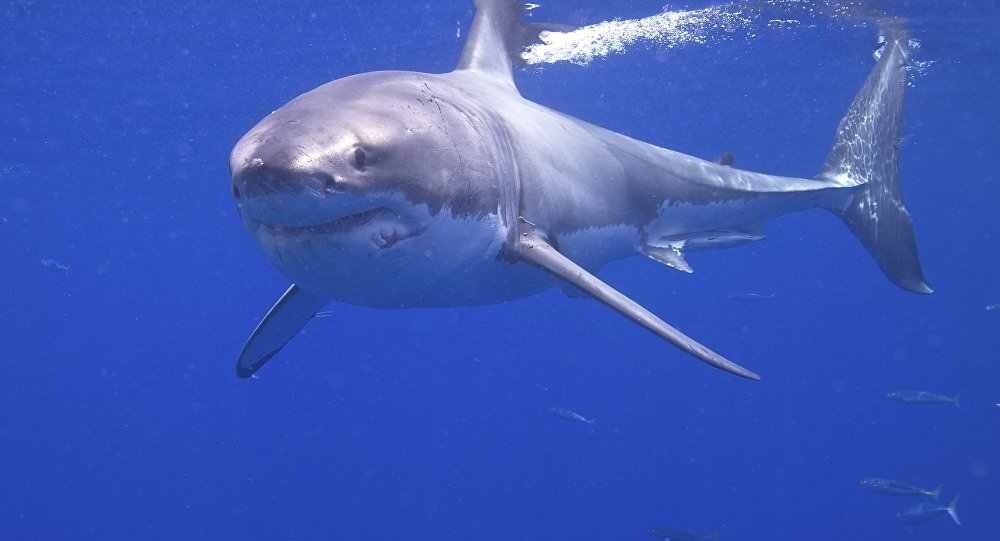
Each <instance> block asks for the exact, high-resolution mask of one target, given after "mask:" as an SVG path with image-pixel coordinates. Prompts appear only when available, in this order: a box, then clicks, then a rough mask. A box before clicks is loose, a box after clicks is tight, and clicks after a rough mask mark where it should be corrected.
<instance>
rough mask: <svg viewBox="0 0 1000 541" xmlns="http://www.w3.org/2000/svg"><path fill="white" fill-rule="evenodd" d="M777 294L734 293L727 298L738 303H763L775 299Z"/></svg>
mask: <svg viewBox="0 0 1000 541" xmlns="http://www.w3.org/2000/svg"><path fill="white" fill-rule="evenodd" d="M777 295H778V294H777V293H734V294H732V295H730V296H729V298H730V299H733V300H734V301H740V302H752V301H764V300H767V299H773V298H774V297H776V296H777Z"/></svg>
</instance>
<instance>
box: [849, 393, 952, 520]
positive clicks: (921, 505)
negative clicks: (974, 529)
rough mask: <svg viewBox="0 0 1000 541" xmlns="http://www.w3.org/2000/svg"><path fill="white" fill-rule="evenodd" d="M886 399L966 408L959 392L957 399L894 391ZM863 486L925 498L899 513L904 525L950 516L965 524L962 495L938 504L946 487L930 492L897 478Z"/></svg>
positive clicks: (868, 481)
mask: <svg viewBox="0 0 1000 541" xmlns="http://www.w3.org/2000/svg"><path fill="white" fill-rule="evenodd" d="M886 396H887V397H888V398H891V399H893V400H897V401H899V402H903V403H904V404H915V405H924V406H927V405H935V404H954V405H955V407H957V408H959V409H962V407H961V405H960V404H959V400H961V398H962V393H958V394H956V395H955V396H948V395H943V394H938V393H932V392H930V391H892V392H889V393H886ZM859 484H860V485H861V486H863V487H865V488H867V489H869V490H872V491H874V492H878V493H879V494H886V495H888V496H903V497H918V498H923V500H922V501H920V502H918V503H916V504H914V505H911V506H910V507H907V508H906V509H903V510H902V511H900V512H898V513H896V520H898V521H900V522H904V523H906V524H922V523H924V522H927V521H929V520H931V519H933V518H935V517H938V516H940V515H944V514H947V515H948V516H950V517H951V520H953V521H954V522H955V524H958V525H961V524H962V522H961V521H960V520H959V519H958V510H957V507H958V495H956V496H955V497H954V498H952V499H951V502H949V503H948V505H942V504H941V503H939V502H938V501H937V499H938V496H940V495H941V491H942V490H944V485H938V486H937V487H935V488H933V489H926V488H920V487H918V486H915V485H911V484H909V483H904V482H902V481H896V480H895V479H885V478H881V477H869V478H866V479H862V480H861V481H860V483H859Z"/></svg>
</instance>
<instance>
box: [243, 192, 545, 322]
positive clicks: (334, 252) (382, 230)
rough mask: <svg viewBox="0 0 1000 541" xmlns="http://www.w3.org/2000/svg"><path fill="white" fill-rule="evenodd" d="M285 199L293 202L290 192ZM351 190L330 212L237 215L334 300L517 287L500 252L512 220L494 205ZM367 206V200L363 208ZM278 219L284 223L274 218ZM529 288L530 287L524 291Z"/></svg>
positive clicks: (469, 299) (493, 298) (408, 303)
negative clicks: (448, 204)
mask: <svg viewBox="0 0 1000 541" xmlns="http://www.w3.org/2000/svg"><path fill="white" fill-rule="evenodd" d="M286 197H287V198H286V200H285V201H284V206H285V207H290V208H291V207H295V203H294V202H293V201H292V200H293V199H294V197H295V196H286ZM341 197H344V198H345V201H344V203H345V204H343V205H341V206H340V208H341V209H344V210H343V211H342V212H340V213H338V214H335V215H333V217H332V219H329V220H325V221H321V220H318V219H315V218H316V216H315V215H313V220H312V221H311V222H309V223H305V224H303V222H302V220H301V217H300V219H299V220H288V221H286V223H288V222H291V223H292V224H294V225H280V224H281V220H275V219H273V218H274V217H273V216H271V215H268V216H267V217H268V218H269V219H268V220H262V219H259V215H255V214H254V213H253V211H252V202H248V203H251V204H243V205H240V216H241V218H242V221H243V224H244V226H245V227H246V228H247V231H248V232H249V233H250V235H251V237H252V238H253V240H254V243H255V244H256V245H257V247H258V248H259V249H260V250H261V252H263V253H264V255H265V256H266V257H267V258H268V260H269V261H270V262H271V263H272V264H273V265H274V266H275V267H276V268H277V269H278V270H279V271H280V272H281V273H282V274H283V275H285V276H286V277H287V278H289V279H290V280H291V281H293V282H294V283H295V284H297V285H299V286H301V287H303V288H306V289H308V290H309V291H312V292H316V293H317V294H319V295H322V296H325V297H327V298H329V299H331V300H336V301H339V302H345V303H348V304H355V305H360V306H369V307H375V308H412V307H432V306H460V305H469V304H492V303H495V302H499V299H504V298H507V297H508V296H509V295H510V294H511V291H510V284H509V280H507V279H504V277H505V275H506V274H507V273H509V272H510V264H509V262H507V261H504V260H503V258H502V257H501V253H502V251H503V248H504V242H505V240H506V238H507V227H506V226H505V225H504V223H503V220H502V219H501V218H500V216H499V215H498V214H497V213H493V214H487V215H482V216H456V215H454V214H453V213H452V212H451V211H450V210H449V209H448V208H444V209H441V210H440V211H439V212H437V213H432V212H431V211H430V209H429V208H428V206H427V205H424V204H413V203H410V202H408V201H406V200H405V199H404V198H403V197H402V196H401V195H386V194H378V195H373V196H370V197H361V196H349V195H345V194H342V195H341ZM359 209H360V210H359ZM275 222H278V223H275ZM536 273H537V274H538V276H534V278H535V279H534V280H524V281H523V282H522V283H520V284H518V285H517V287H515V288H514V289H515V290H518V296H526V295H530V294H532V293H535V292H537V291H539V290H541V289H544V288H545V287H548V286H549V285H550V284H549V281H548V280H547V277H545V275H543V274H541V273H538V271H534V270H532V272H531V274H533V275H534V274H536ZM522 289H524V291H523V292H522V291H520V290H522Z"/></svg>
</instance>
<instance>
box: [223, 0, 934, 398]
mask: <svg viewBox="0 0 1000 541" xmlns="http://www.w3.org/2000/svg"><path fill="white" fill-rule="evenodd" d="M475 4H476V8H477V12H476V17H475V19H474V21H473V26H472V30H471V32H470V34H469V38H468V41H467V43H466V45H465V49H464V51H463V53H462V57H461V60H460V61H459V63H458V66H457V67H456V69H455V70H454V71H452V72H450V73H445V74H427V73H416V72H406V71H385V72H372V73H363V74H360V75H354V76H351V77H346V78H344V79H339V80H336V81H333V82H331V83H327V84H325V85H323V86H320V87H319V88H316V89H314V90H312V91H310V92H307V93H305V94H303V95H301V96H299V97H297V98H295V99H294V100H292V101H291V102H289V103H288V104H286V105H284V106H282V107H281V108H280V109H278V110H277V111H275V112H274V113H272V114H270V115H269V116H267V117H266V118H264V119H263V120H261V121H260V123H259V124H257V125H256V126H255V127H254V128H253V129H251V130H250V132H248V133H247V134H246V135H245V136H244V137H243V138H242V139H241V140H240V141H239V142H238V143H237V145H236V147H235V148H234V149H233V151H232V155H231V157H230V170H231V172H232V181H233V183H232V191H233V197H234V198H235V200H236V204H237V208H238V210H239V214H240V218H241V219H242V221H243V223H244V225H245V226H246V228H247V230H248V231H249V233H250V235H251V237H252V238H253V240H254V242H255V243H256V245H257V246H258V248H259V249H260V250H261V251H262V252H263V253H264V254H265V256H267V258H268V259H269V260H270V261H271V263H272V264H273V265H274V266H275V267H277V268H278V269H279V270H280V271H281V272H282V273H283V274H284V275H285V276H286V277H288V278H289V279H290V280H291V281H292V282H293V285H292V286H291V287H290V288H289V289H288V291H287V292H286V293H285V294H284V295H283V296H282V297H281V299H279V300H278V302H277V303H276V304H275V305H274V306H273V307H272V308H271V310H270V311H269V312H268V313H267V315H266V316H265V317H264V319H263V320H262V321H261V323H260V325H259V326H258V327H257V329H256V330H255V331H254V332H253V334H252V335H251V336H250V338H249V340H248V341H247V343H246V346H245V347H244V349H243V352H242V353H241V355H240V357H239V360H238V362H237V374H238V375H239V376H241V377H249V376H251V375H252V374H254V372H256V371H257V370H258V369H259V368H260V367H261V366H262V365H263V364H264V363H265V362H267V361H268V360H269V359H270V358H272V357H273V356H274V355H275V354H276V353H277V352H278V351H279V350H280V349H281V348H282V347H283V346H284V344H285V343H286V342H287V341H288V340H290V339H291V338H292V337H294V336H295V334H296V333H298V331H299V330H301V329H302V327H303V326H305V325H306V323H308V321H309V320H310V319H311V318H312V317H313V316H314V315H315V314H316V312H317V311H319V310H321V309H322V308H323V307H324V305H325V304H326V303H327V302H329V301H331V300H335V301H339V302H344V303H350V304H356V305H362V306H371V307H379V308H386V309H395V308H409V307H429V306H466V305H476V304H491V303H498V302H504V301H507V300H512V299H517V298H521V297H525V296H529V295H533V294H535V293H538V292H540V291H543V290H545V289H547V288H550V287H553V286H560V287H563V288H564V289H565V290H567V291H568V292H576V293H583V294H585V295H586V296H589V297H592V298H594V299H596V300H598V301H600V302H602V303H604V304H605V305H607V306H609V307H610V308H612V309H614V310H616V311H617V312H619V313H621V314H622V315H624V316H625V317H627V318H629V319H631V320H632V321H634V322H636V323H638V324H639V325H641V326H643V327H645V328H646V329H648V330H650V331H651V332H653V333H654V334H656V335H658V336H660V337H661V338H663V339H664V340H667V341H668V342H670V343H672V344H673V345H675V346H677V347H678V348H680V349H681V350H683V351H686V352H687V353H689V354H691V355H693V356H695V357H697V358H698V359H700V360H702V361H704V362H707V363H709V364H711V365H713V366H716V367H718V368H721V369H723V370H726V371H728V372H731V373H734V374H737V375H740V376H743V377H746V378H750V379H759V377H758V376H757V374H755V373H753V372H751V371H750V370H747V369H745V368H743V367H741V366H739V365H737V364H735V363H733V362H731V361H729V360H728V359H726V358H725V357H723V356H721V355H719V354H717V353H715V352H714V351H712V350H710V349H709V348H707V347H705V346H704V345H702V344H700V343H699V342H697V341H695V340H693V339H691V338H689V337H688V336H686V335H684V334H683V333H682V332H680V331H679V330H677V329H675V328H673V327H671V326H670V325H668V324H667V323H666V322H664V321H663V320H661V319H660V318H658V317H657V316H656V315H654V314H653V313H651V312H649V311H648V310H646V309H645V308H643V307H642V306H640V305H639V304H638V303H636V302H635V301H633V300H631V299H629V298H628V297H626V296H625V295H623V294H621V293H619V292H618V291H616V290H615V289H614V288H612V287H611V286H610V285H608V284H606V283H604V282H602V281H601V280H600V279H598V278H597V277H596V276H595V273H597V272H598V271H599V270H600V269H601V268H602V267H603V266H604V265H606V264H607V263H609V262H611V261H613V260H616V259H620V258H625V257H630V256H634V255H640V254H642V255H646V256H648V257H650V258H652V259H655V260H657V261H660V262H662V263H665V264H667V265H670V266H673V267H675V268H678V269H681V270H685V271H690V267H689V266H687V264H686V263H685V262H684V259H683V253H684V250H686V249H714V248H722V247H727V246H735V245H740V244H744V243H747V242H753V241H756V240H758V239H760V238H763V229H762V226H761V225H760V224H762V223H763V222H764V221H765V220H767V219H769V218H773V217H776V216H780V215H783V214H787V213H791V212H798V211H803V210H808V209H813V208H822V209H826V210H828V211H831V212H833V213H835V214H837V215H838V216H840V217H841V218H842V219H843V220H844V221H845V222H846V223H847V225H848V226H849V227H850V228H851V230H852V231H853V232H854V233H855V234H856V235H857V236H858V238H859V239H860V240H861V242H862V243H863V245H864V246H865V247H866V248H867V249H868V250H869V252H871V254H872V255H873V257H874V258H875V260H876V262H877V263H878V264H879V265H880V266H881V268H882V270H883V271H884V272H885V274H886V275H887V276H888V277H889V278H890V279H891V280H892V281H893V282H895V283H896V284H898V285H899V286H901V287H903V288H905V289H908V290H910V291H914V292H917V293H930V292H931V289H930V287H928V286H927V284H926V282H925V281H924V278H923V274H922V272H921V269H920V263H919V260H918V258H917V253H916V243H915V240H914V235H913V229H912V225H911V223H910V219H909V215H908V213H907V212H906V208H905V205H904V204H903V199H902V194H901V192H900V189H899V181H898V174H897V161H898V151H899V144H898V141H899V133H900V124H901V119H902V104H903V94H904V91H905V88H906V73H905V67H906V65H907V63H908V61H909V59H908V50H907V44H908V38H907V36H906V33H905V31H904V30H903V28H902V26H901V24H898V23H889V24H886V25H883V28H882V32H883V34H884V35H885V42H884V44H883V45H882V54H881V56H880V58H879V60H878V62H877V63H876V65H875V67H874V69H873V70H872V72H871V74H870V75H869V77H868V79H867V81H866V82H865V83H864V85H863V87H862V89H861V92H860V93H859V94H858V96H857V98H856V99H855V101H854V103H853V104H852V106H851V107H850V109H849V111H848V113H847V115H846V116H845V117H844V119H843V121H842V122H841V124H840V127H839V128H838V131H837V135H836V139H835V143H834V146H833V150H832V151H831V153H830V155H829V158H828V159H827V161H826V164H825V165H824V166H823V168H822V170H821V173H820V174H819V175H818V176H817V177H816V178H812V179H804V178H790V177H779V176H773V175H766V174H761V173H754V172H750V171H745V170H741V169H737V168H735V167H733V166H732V158H731V157H726V158H724V159H723V158H720V159H718V160H717V161H706V160H701V159H698V158H694V157H691V156H687V155H684V154H681V153H678V152H674V151H671V150H667V149H664V148H659V147H656V146H653V145H650V144H647V143H643V142H640V141H637V140H634V139H631V138H629V137H626V136H624V135H621V134H618V133H615V132H611V131H608V130H605V129H602V128H599V127H597V126H593V125H591V124H588V123H586V122H583V121H581V120H578V119H575V118H572V117H569V116H567V115H564V114H561V113H559V112H557V111H553V110H551V109H548V108H546V107H544V106H542V105H539V104H537V103H533V102H530V101H528V100H526V99H524V98H523V97H521V95H520V94H519V93H518V91H517V88H516V87H515V85H514V80H513V76H512V71H513V69H514V68H515V67H516V66H517V65H518V64H519V63H520V56H519V55H520V51H521V50H523V48H524V47H525V46H527V45H530V44H532V43H535V42H537V40H538V35H539V33H540V32H541V31H544V30H546V29H551V28H556V27H553V26H550V25H544V24H529V23H526V22H525V21H524V20H523V19H522V12H521V11H522V9H523V8H522V6H521V5H520V4H517V3H515V2H513V1H510V0H476V2H475Z"/></svg>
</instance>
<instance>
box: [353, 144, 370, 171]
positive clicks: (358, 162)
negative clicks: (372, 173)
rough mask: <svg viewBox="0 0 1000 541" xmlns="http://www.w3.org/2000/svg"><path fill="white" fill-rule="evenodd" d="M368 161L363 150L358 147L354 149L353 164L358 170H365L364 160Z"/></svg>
mask: <svg viewBox="0 0 1000 541" xmlns="http://www.w3.org/2000/svg"><path fill="white" fill-rule="evenodd" d="M367 161H368V156H366V155H365V151H364V150H361V149H360V148H356V149H354V166H355V167H357V168H358V169H359V170H361V171H364V170H365V162H367Z"/></svg>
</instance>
